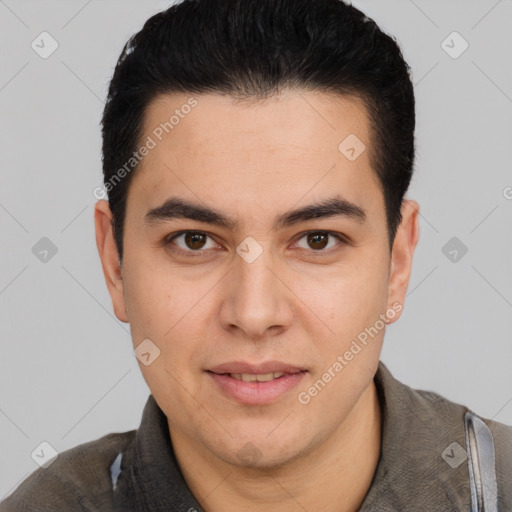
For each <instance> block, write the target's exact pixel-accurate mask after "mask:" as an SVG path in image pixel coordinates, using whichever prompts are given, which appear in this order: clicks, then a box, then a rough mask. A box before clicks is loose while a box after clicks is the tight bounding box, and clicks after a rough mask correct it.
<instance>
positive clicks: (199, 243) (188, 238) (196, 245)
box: [185, 233, 206, 249]
mask: <svg viewBox="0 0 512 512" xmlns="http://www.w3.org/2000/svg"><path fill="white" fill-rule="evenodd" d="M205 241H206V235H205V234H204V233H185V244H186V245H187V247H188V248H189V249H202V248H203V246H204V244H205Z"/></svg>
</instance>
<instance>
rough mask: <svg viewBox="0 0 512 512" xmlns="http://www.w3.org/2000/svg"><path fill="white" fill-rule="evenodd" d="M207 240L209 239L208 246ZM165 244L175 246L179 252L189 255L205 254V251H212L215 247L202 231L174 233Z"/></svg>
mask: <svg viewBox="0 0 512 512" xmlns="http://www.w3.org/2000/svg"><path fill="white" fill-rule="evenodd" d="M208 239H210V245H208ZM179 242H181V243H179ZM165 243H166V245H176V246H177V247H179V249H180V250H181V252H189V253H192V252H205V251H206V250H207V249H212V248H215V247H216V246H217V244H216V243H215V242H214V241H213V240H212V239H211V238H210V236H209V235H208V234H207V233H205V232H204V231H182V232H180V233H174V234H172V235H170V236H169V237H167V239H166V242H165ZM172 250H175V249H172ZM178 252H180V251H178Z"/></svg>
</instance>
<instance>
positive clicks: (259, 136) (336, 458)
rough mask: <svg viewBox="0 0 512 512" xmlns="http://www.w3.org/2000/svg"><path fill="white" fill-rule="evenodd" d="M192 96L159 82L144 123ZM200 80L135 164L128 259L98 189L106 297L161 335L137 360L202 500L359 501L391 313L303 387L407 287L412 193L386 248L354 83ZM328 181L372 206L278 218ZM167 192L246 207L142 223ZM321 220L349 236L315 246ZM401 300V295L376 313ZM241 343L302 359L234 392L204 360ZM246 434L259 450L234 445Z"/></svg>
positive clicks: (289, 506)
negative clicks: (245, 84)
mask: <svg viewBox="0 0 512 512" xmlns="http://www.w3.org/2000/svg"><path fill="white" fill-rule="evenodd" d="M189 97H190V95H187V94H168V95H163V96H160V97H158V98H157V99H155V100H154V101H153V102H152V103H151V104H150V105H149V107H148V109H147V111H146V118H145V122H144V133H143V136H142V138H141V140H145V139H146V137H147V136H148V135H151V133H152V131H153V130H154V128H155V127H157V126H158V125H159V124H160V123H161V122H164V121H165V120H168V119H169V116H170V115H171V114H172V112H173V111H174V110H175V109H176V108H180V107H181V106H182V105H184V104H185V103H186V102H187V101H188V99H189ZM194 97H195V98H196V99H197V101H198V104H197V106H196V107H195V108H194V109H193V110H192V111H191V112H190V113H189V114H188V115H187V116H185V117H184V118H183V119H180V122H179V124H178V125H176V126H175V127H174V129H173V130H172V132H171V133H169V134H168V135H166V136H165V137H164V138H163V140H162V141H161V142H159V143H158V144H157V146H156V147H155V148H154V149H152V150H151V151H150V152H149V154H148V155H147V156H146V157H145V158H144V159H143V160H142V162H141V163H140V164H139V168H138V169H137V171H136V174H135V175H134V176H133V181H132V183H131V185H130V188H129V192H128V199H127V213H126V224H125V231H124V245H123V248H124V256H123V262H122V265H120V264H119V256H118V253H117V250H116V247H115V243H114V238H113V233H112V228H111V219H112V214H111V212H110V209H109V206H108V202H107V201H104V200H100V201H98V203H97V204H96V207H95V226H96V240H97V246H98V250H99V254H100V258H101V262H102V266H103V271H104V274H105V279H106V283H107V287H108V290H109V293H110V295H111V298H112V303H113V308H114V311H115V314H116V316H117V318H118V319H119V320H121V321H123V322H129V323H130V326H131V332H132V337H133V345H134V347H137V345H138V344H139V343H141V342H142V340H144V339H147V338H149V339H151V340H152V342H153V343H154V344H155V345H156V346H158V348H159V350H160V355H159V357H157V358H156V359H155V360H154V361H153V362H152V363H151V364H150V365H148V366H145V365H143V364H141V363H140V362H139V365H140V368H141V371H142V373H143V376H144V379H145V380H146V382H147V384H148V386H149V389H150V390H151V393H152V394H153V396H154V398H155V400H156V401H157V403H158V405H159V406H160V407H161V409H162V410H163V411H164V413H165V414H166V415H167V417H168V423H169V431H170V434H171V439H172V443H173V446H174V450H175V453H176V457H177V460H178V463H179V465H180V468H181V470H182V472H183V475H184V477H185V479H186V482H187V484H188V485H189V487H190V489H191V490H192V492H193V493H194V495H195V496H196V497H197V499H198V501H199V502H200V503H201V505H202V506H203V508H204V509H205V510H206V511H208V512H217V511H223V512H225V511H238V510H249V511H266V512H268V511H279V512H286V511H298V510H301V511H303V510H322V511H326V512H329V511H333V512H334V511H337V512H342V511H355V510H357V509H358V508H359V506H360V505H361V503H362V502H363V500H364V497H365V495H366V493H367V492H368V489H369V488H370V484H371V481H372V478H373V475H374V473H375V470H376V468H377V464H378V460H379V455H380V448H381V422H382V415H381V410H380V406H379V402H378V399H377V395H376V388H375V384H374V381H373V377H374V375H375V372H376V370H377V365H378V362H379V357H380V352H381V349H382V342H383V338H384V333H385V328H383V329H380V330H379V332H378V334H377V335H375V336H374V337H373V338H370V341H369V342H368V344H367V345H366V346H364V348H363V349H362V350H361V351H360V352H359V353H358V354H357V355H355V356H354V358H353V359H352V360H351V361H350V362H349V363H348V364H347V365H346V366H345V367H344V368H343V370H342V371H341V372H338V373H337V374H336V376H335V377H334V378H332V379H331V381H330V382H329V383H328V384H327V385H326V386H325V387H324V388H323V389H322V390H321V391H320V392H319V393H318V394H317V395H316V396H314V397H313V398H312V399H311V401H310V402H309V403H308V404H306V405H304V404H302V403H300V402H299V401H298V398H297V396H298V393H299V392H300V391H307V390H308V388H310V387H311V386H312V385H313V384H314V383H315V382H316V381H318V379H320V378H321V377H322V375H323V374H324V373H325V372H326V371H327V370H328V369H329V367H332V365H333V363H334V362H335V361H336V359H337V357H338V356H339V355H343V354H344V353H345V352H346V351H347V350H348V349H349V348H350V345H351V343H352V341H353V340H354V339H355V337H356V336H357V335H358V334H359V333H360V332H362V331H364V330H365V328H368V327H370V326H372V325H374V324H375V322H376V320H378V319H379V314H385V313H386V311H387V310H388V309H393V304H395V305H396V304H400V305H403V304H404V300H405V294H406V290H407V286H408V282H409V277H410V272H411V265H412V258H413V253H414V250H415V247H416V244H417V241H418V236H419V225H418V212H419V206H418V203H417V202H416V201H413V200H409V199H407V200H405V201H404V203H403V207H402V215H403V220H402V223H401V225H400V227H399V229H398V232H397V235H396V238H395V241H394V245H393V250H392V252H391V253H390V251H389V247H388V242H387V227H386V218H385V209H384V197H383V194H382V190H381V187H380V184H379V182H378V179H377V177H376V175H375V173H374V171H373V170H372V168H371V166H370V160H369V156H370V149H371V140H370V137H369V124H368V119H367V116H366V111H365V109H364V107H363V106H362V104H361V103H360V102H359V101H357V100H356V99H354V98H350V97H341V96H333V95H331V94H327V93H318V92H303V91H302V92H300V93H299V92H298V91H294V90H289V91H286V92H285V93H283V94H281V95H280V96H275V97H273V98H271V99H269V100H268V101H265V102H258V103H256V102H252V103H251V102H236V101H234V100H233V99H232V98H231V97H228V96H222V95H219V94H213V93H212V94H201V95H195V96H194ZM349 134H356V135H357V137H358V138H359V139H360V140H361V141H363V142H364V144H365V145H366V151H364V152H363V153H362V154H361V155H360V156H359V157H358V158H357V159H356V160H355V161H349V160H348V159H347V158H346V157H345V156H344V155H343V154H342V153H341V152H340V151H339V150H338V145H339V144H340V142H341V141H343V140H344V139H345V137H347V136H348V135H349ZM336 193H338V194H340V195H342V197H343V198H346V199H348V200H350V201H351V202H353V203H356V204H357V205H360V206H362V207H363V208H364V209H365V210H366V213H367V220H366V222H364V223H361V222H358V221H357V220H355V219H352V218H346V217H343V216H337V217H331V218H324V219H317V220H308V221H304V222H300V223H299V224H297V225H293V226H289V227H286V228H282V229H279V230H274V229H273V221H274V218H275V216H276V215H278V214H282V213H284V212H287V211H289V210H292V209H296V208H297V207H300V206H306V205H308V204H311V203H316V202H319V201H322V200H324V199H329V198H331V197H333V195H335V194H336ZM170 196H173V197H181V198H184V199H187V200H190V201H194V202H197V203H199V204H201V205H203V206H208V207H211V208H215V209H217V210H219V211H220V212H222V213H224V214H225V215H229V216H231V217H233V218H234V219H236V220H237V221H238V223H239V224H238V226H237V227H236V229H226V228H222V227H218V226H215V225H211V224H207V223H204V222H199V221H196V220H189V219H174V220H169V221H165V222H160V223H155V224H153V225H149V224H147V223H145V222H144V216H145V214H146V212H147V211H148V210H149V209H151V208H154V207H156V206H159V205H161V204H162V203H163V202H164V201H165V200H166V199H167V198H168V197H170ZM179 230H197V231H203V232H204V233H206V234H207V235H208V236H207V237H205V238H204V239H202V240H203V242H202V243H203V246H202V247H203V248H201V245H193V244H189V245H187V243H186V239H185V237H184V236H182V237H179V238H178V239H174V240H173V241H171V242H168V244H167V245H165V239H166V237H169V235H171V234H173V233H176V232H177V231H179ZM315 231H320V232H322V231H332V232H334V233H339V234H340V235H342V236H345V237H348V243H342V242H341V241H340V240H337V239H336V238H335V237H332V238H328V245H327V246H326V247H325V248H321V249H318V248H317V247H318V246H315V245H314V243H311V242H310V241H309V242H308V237H307V233H308V232H315ZM248 236H251V237H253V238H254V239H255V240H256V241H257V242H258V243H259V244H260V246H261V248H262V249H263V252H262V254H261V255H260V256H259V257H258V258H257V259H256V260H255V261H254V262H252V263H248V262H246V261H245V260H244V259H243V258H241V257H240V256H239V255H238V254H237V252H236V248H237V246H239V245H240V244H241V243H242V241H243V240H244V239H245V238H246V237H248ZM197 247H199V249H198V248H197ZM172 248H174V249H175V250H178V251H179V250H180V249H181V251H183V252H182V253H178V252H173V250H172ZM194 250H195V251H196V252H195V253H194V254H193V255H191V253H192V252H193V251H194ZM186 251H188V252H186ZM198 251H203V252H202V253H200V254H199V255H197V252H198ZM319 253H323V254H324V256H319V255H318V254H319ZM399 317H400V311H397V312H396V314H395V315H394V318H392V319H389V318H386V324H389V323H392V322H394V321H396V320H398V318H399ZM234 360H242V361H247V362H250V363H259V362H261V361H267V360H279V361H283V362H286V363H291V364H294V365H296V366H300V367H304V368H306V369H307V370H308V371H307V373H306V374H305V375H304V377H303V378H302V380H301V381H300V383H299V385H298V386H297V387H296V388H294V389H293V390H291V391H290V392H287V393H286V394H284V395H283V396H281V397H280V398H278V399H277V400H276V401H274V402H273V403H269V404H265V405H244V404H240V403H238V402H236V401H235V400H233V399H232V398H229V397H227V396H226V395H224V394H223V393H222V392H221V391H220V390H219V388H218V387H217V386H216V384H215V383H214V382H213V381H212V379H211V377H210V376H209V375H208V374H207V373H206V372H205V370H206V369H208V368H211V367H212V366H214V365H217V364H220V363H224V362H228V361H234ZM247 443H251V444H250V445H248V446H250V447H251V449H252V450H253V454H256V455H254V456H253V457H252V458H250V457H249V458H247V457H246V458H244V457H241V456H240V455H239V451H240V450H241V449H242V448H243V447H244V445H247ZM245 449H247V447H246V448H245ZM356 475H357V476H356Z"/></svg>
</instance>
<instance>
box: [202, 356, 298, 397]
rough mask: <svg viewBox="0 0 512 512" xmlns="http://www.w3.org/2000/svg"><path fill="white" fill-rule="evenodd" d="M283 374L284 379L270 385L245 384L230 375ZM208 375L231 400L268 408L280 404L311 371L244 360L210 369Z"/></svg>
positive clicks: (284, 364)
mask: <svg viewBox="0 0 512 512" xmlns="http://www.w3.org/2000/svg"><path fill="white" fill-rule="evenodd" d="M271 372H272V373H274V372H276V373H277V372H282V373H284V375H283V376H281V377H279V378H277V379H272V380H269V381H266V382H245V381H242V380H237V379H235V378H233V377H230V376H229V375H228V374H230V373H248V374H252V375H256V374H262V373H263V374H264V373H271ZM206 373H207V375H209V376H210V378H211V379H212V380H213V381H214V382H215V384H216V385H217V386H218V388H219V390H220V391H221V392H222V393H223V394H224V395H225V396H227V397H229V398H231V399H234V400H235V401H237V402H239V403H241V404H244V405H265V404H270V403H273V402H276V401H277V400H278V399H279V398H281V397H282V396H284V395H285V394H286V393H288V392H289V391H290V390H291V389H293V388H294V387H295V386H297V385H298V384H299V382H300V381H301V380H302V378H303V377H304V375H305V374H306V373H307V370H306V369H304V368H300V367H298V366H295V365H291V364H287V363H283V362H280V361H266V362H264V363H260V364H250V363H245V362H242V361H233V362H230V363H223V364H221V365H218V366H215V367H213V368H212V369H211V370H207V372H206Z"/></svg>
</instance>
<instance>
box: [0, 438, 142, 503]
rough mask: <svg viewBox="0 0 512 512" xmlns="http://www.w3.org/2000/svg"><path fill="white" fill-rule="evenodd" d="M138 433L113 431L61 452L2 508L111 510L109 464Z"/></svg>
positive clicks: (12, 495) (38, 470)
mask: <svg viewBox="0 0 512 512" xmlns="http://www.w3.org/2000/svg"><path fill="white" fill-rule="evenodd" d="M135 434H136V430H130V431H128V432H121V433H112V434H108V435H105V436H103V437H101V438H99V439H96V440H94V441H89V442H87V443H83V444H80V445H78V446H75V447H74V448H71V449H69V450H66V451H63V452H62V453H59V454H58V456H57V458H56V459H55V460H54V461H53V462H52V463H51V464H50V465H49V466H47V467H46V468H44V467H41V468H39V469H37V470H36V471H34V472H33V473H32V474H31V475H29V476H28V477H27V478H26V479H25V480H24V481H23V482H22V483H21V484H20V485H19V486H18V487H17V488H16V489H15V491H14V492H13V493H11V494H10V495H9V496H8V497H7V498H6V499H5V500H4V501H2V502H1V503H0V512H22V511H36V510H37V511H39V510H40V511H43V510H44V511H45V512H52V511H60V510H67V511H75V510H77V511H78V510H91V511H92V510H95V511H97V510H100V511H102V510H111V504H112V479H111V472H110V466H111V465H112V463H113V462H114V460H115V459H116V457H117V455H118V454H119V453H120V452H122V451H123V450H125V449H126V448H127V446H128V445H129V444H130V443H131V442H132V441H133V439H134V437H135Z"/></svg>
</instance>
